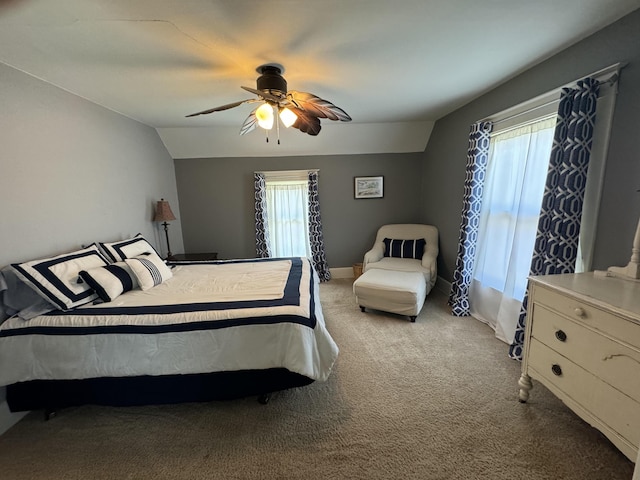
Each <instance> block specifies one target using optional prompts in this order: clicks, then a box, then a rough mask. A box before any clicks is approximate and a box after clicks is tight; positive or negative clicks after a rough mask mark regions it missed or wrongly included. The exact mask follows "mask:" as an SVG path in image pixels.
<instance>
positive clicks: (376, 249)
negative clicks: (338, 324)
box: [353, 224, 438, 322]
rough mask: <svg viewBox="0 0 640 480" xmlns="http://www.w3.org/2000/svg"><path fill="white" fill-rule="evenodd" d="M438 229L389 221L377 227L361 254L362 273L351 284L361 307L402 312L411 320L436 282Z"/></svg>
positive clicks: (413, 319)
mask: <svg viewBox="0 0 640 480" xmlns="http://www.w3.org/2000/svg"><path fill="white" fill-rule="evenodd" d="M437 258H438V229H437V228H436V227H434V226H432V225H421V224H391V225H383V226H382V227H380V228H379V229H378V233H377V235H376V241H375V244H374V245H373V248H372V249H371V250H369V251H368V252H367V253H366V254H365V256H364V262H363V272H364V273H363V274H362V275H361V276H360V277H358V278H357V279H356V281H355V282H354V283H353V293H354V294H355V296H356V302H357V303H358V305H359V306H360V310H362V311H363V312H364V311H365V308H371V309H375V310H381V311H384V312H390V313H396V314H398V315H406V316H408V317H410V319H411V321H412V322H415V320H416V317H417V315H418V314H419V313H420V310H422V306H423V305H424V301H425V298H426V296H427V294H428V293H429V292H430V291H431V289H432V288H433V286H434V285H435V283H436V278H437Z"/></svg>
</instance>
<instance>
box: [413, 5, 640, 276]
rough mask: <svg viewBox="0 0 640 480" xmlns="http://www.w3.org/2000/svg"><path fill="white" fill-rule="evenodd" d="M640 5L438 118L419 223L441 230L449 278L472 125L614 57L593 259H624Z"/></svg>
mask: <svg viewBox="0 0 640 480" xmlns="http://www.w3.org/2000/svg"><path fill="white" fill-rule="evenodd" d="M639 45H640V10H637V11H635V12H634V13H632V14H630V15H628V16H626V17H624V18H622V19H621V20H619V21H618V22H616V23H614V24H612V25H611V26H609V27H607V28H605V29H603V30H601V31H600V32H598V33H596V34H594V35H592V36H591V37H588V38H587V39H585V40H583V41H581V42H579V43H578V44H576V45H574V46H572V47H570V48H568V49H567V50H564V51H563V52H561V53H559V54H557V55H555V56H554V57H552V58H550V59H548V60H547V61H545V62H543V63H541V64H539V65H538V66H536V67H534V68H532V69H530V70H528V71H526V72H525V73H523V74H521V75H519V76H518V77H516V78H514V79H512V80H511V81H508V82H506V83H505V84H503V85H502V86H500V87H498V88H496V89H495V90H493V91H491V92H489V93H487V94H486V95H483V96H482V97H480V98H478V99H477V100H475V101H474V102H472V103H470V104H468V105H466V106H465V107H463V108H460V109H459V110H457V111H455V112H453V113H451V114H450V115H448V116H446V117H444V118H442V119H440V120H438V121H437V122H436V124H435V127H434V129H433V132H432V134H431V137H430V139H429V143H428V145H427V148H426V150H425V154H424V163H423V178H422V204H423V205H425V208H424V210H423V214H422V221H423V222H425V223H433V224H434V225H437V226H438V227H439V229H440V244H441V249H440V259H439V275H440V276H442V277H443V278H445V279H447V280H451V279H452V272H453V270H454V269H455V257H456V250H457V242H458V232H459V227H460V212H461V208H462V195H463V185H464V178H465V165H466V152H467V138H468V134H469V127H470V126H471V124H472V123H474V122H476V121H477V120H480V119H482V118H484V117H487V116H489V115H491V114H494V113H497V112H499V111H501V110H504V109H506V108H509V107H511V106H514V105H517V104H518V103H521V102H523V101H526V100H528V99H531V98H533V97H536V96H537V95H540V94H543V93H545V92H547V91H550V90H553V89H554V88H557V87H559V86H561V85H564V84H566V83H568V82H571V81H573V80H576V79H578V78H581V77H583V76H585V75H588V74H589V73H592V72H594V71H597V70H599V69H601V68H604V67H607V66H609V65H611V64H613V63H617V62H629V64H628V66H627V67H626V68H625V69H624V70H623V71H622V73H621V78H620V83H619V94H618V99H617V102H616V109H615V116H614V121H613V126H612V132H611V140H610V145H609V154H608V158H607V167H606V172H605V180H604V186H603V192H602V200H601V206H600V212H599V218H598V227H597V233H596V245H595V252H594V258H593V268H594V269H605V268H607V267H609V266H611V265H626V264H627V262H628V261H629V257H630V256H631V242H632V240H633V236H634V232H635V228H636V225H637V222H638V217H639V216H640V194H639V193H637V190H638V189H640V144H639V143H638V139H639V138H640V48H639Z"/></svg>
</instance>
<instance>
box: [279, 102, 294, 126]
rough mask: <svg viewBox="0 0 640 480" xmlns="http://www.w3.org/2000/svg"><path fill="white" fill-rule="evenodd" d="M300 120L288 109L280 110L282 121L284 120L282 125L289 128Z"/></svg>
mask: <svg viewBox="0 0 640 480" xmlns="http://www.w3.org/2000/svg"><path fill="white" fill-rule="evenodd" d="M297 119H298V116H297V115H296V114H295V113H293V111H291V110H289V109H288V108H287V107H284V108H281V109H280V120H282V124H283V125H284V126H285V127H287V128H289V127H290V126H291V125H293V124H294V123H295V122H296V120H297Z"/></svg>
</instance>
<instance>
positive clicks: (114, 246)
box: [100, 234, 158, 262]
mask: <svg viewBox="0 0 640 480" xmlns="http://www.w3.org/2000/svg"><path fill="white" fill-rule="evenodd" d="M100 247H101V248H102V250H103V251H104V252H105V253H106V254H107V256H108V257H109V258H111V260H112V261H114V262H123V261H124V260H125V259H127V258H133V257H137V256H139V255H143V254H145V253H155V254H158V252H157V251H156V249H155V248H153V246H152V245H151V244H150V243H149V242H147V240H146V239H145V238H144V237H143V236H142V235H141V234H137V235H136V236H135V237H133V238H127V239H126V240H120V241H118V242H111V243H102V242H100Z"/></svg>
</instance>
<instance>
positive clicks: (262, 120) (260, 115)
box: [256, 103, 293, 130]
mask: <svg viewBox="0 0 640 480" xmlns="http://www.w3.org/2000/svg"><path fill="white" fill-rule="evenodd" d="M292 113H293V112H292ZM256 119H257V120H258V125H259V126H260V127H262V128H264V129H265V130H271V129H272V128H273V107H272V106H271V105H269V104H268V103H263V104H262V105H260V106H259V107H258V108H257V110H256Z"/></svg>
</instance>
